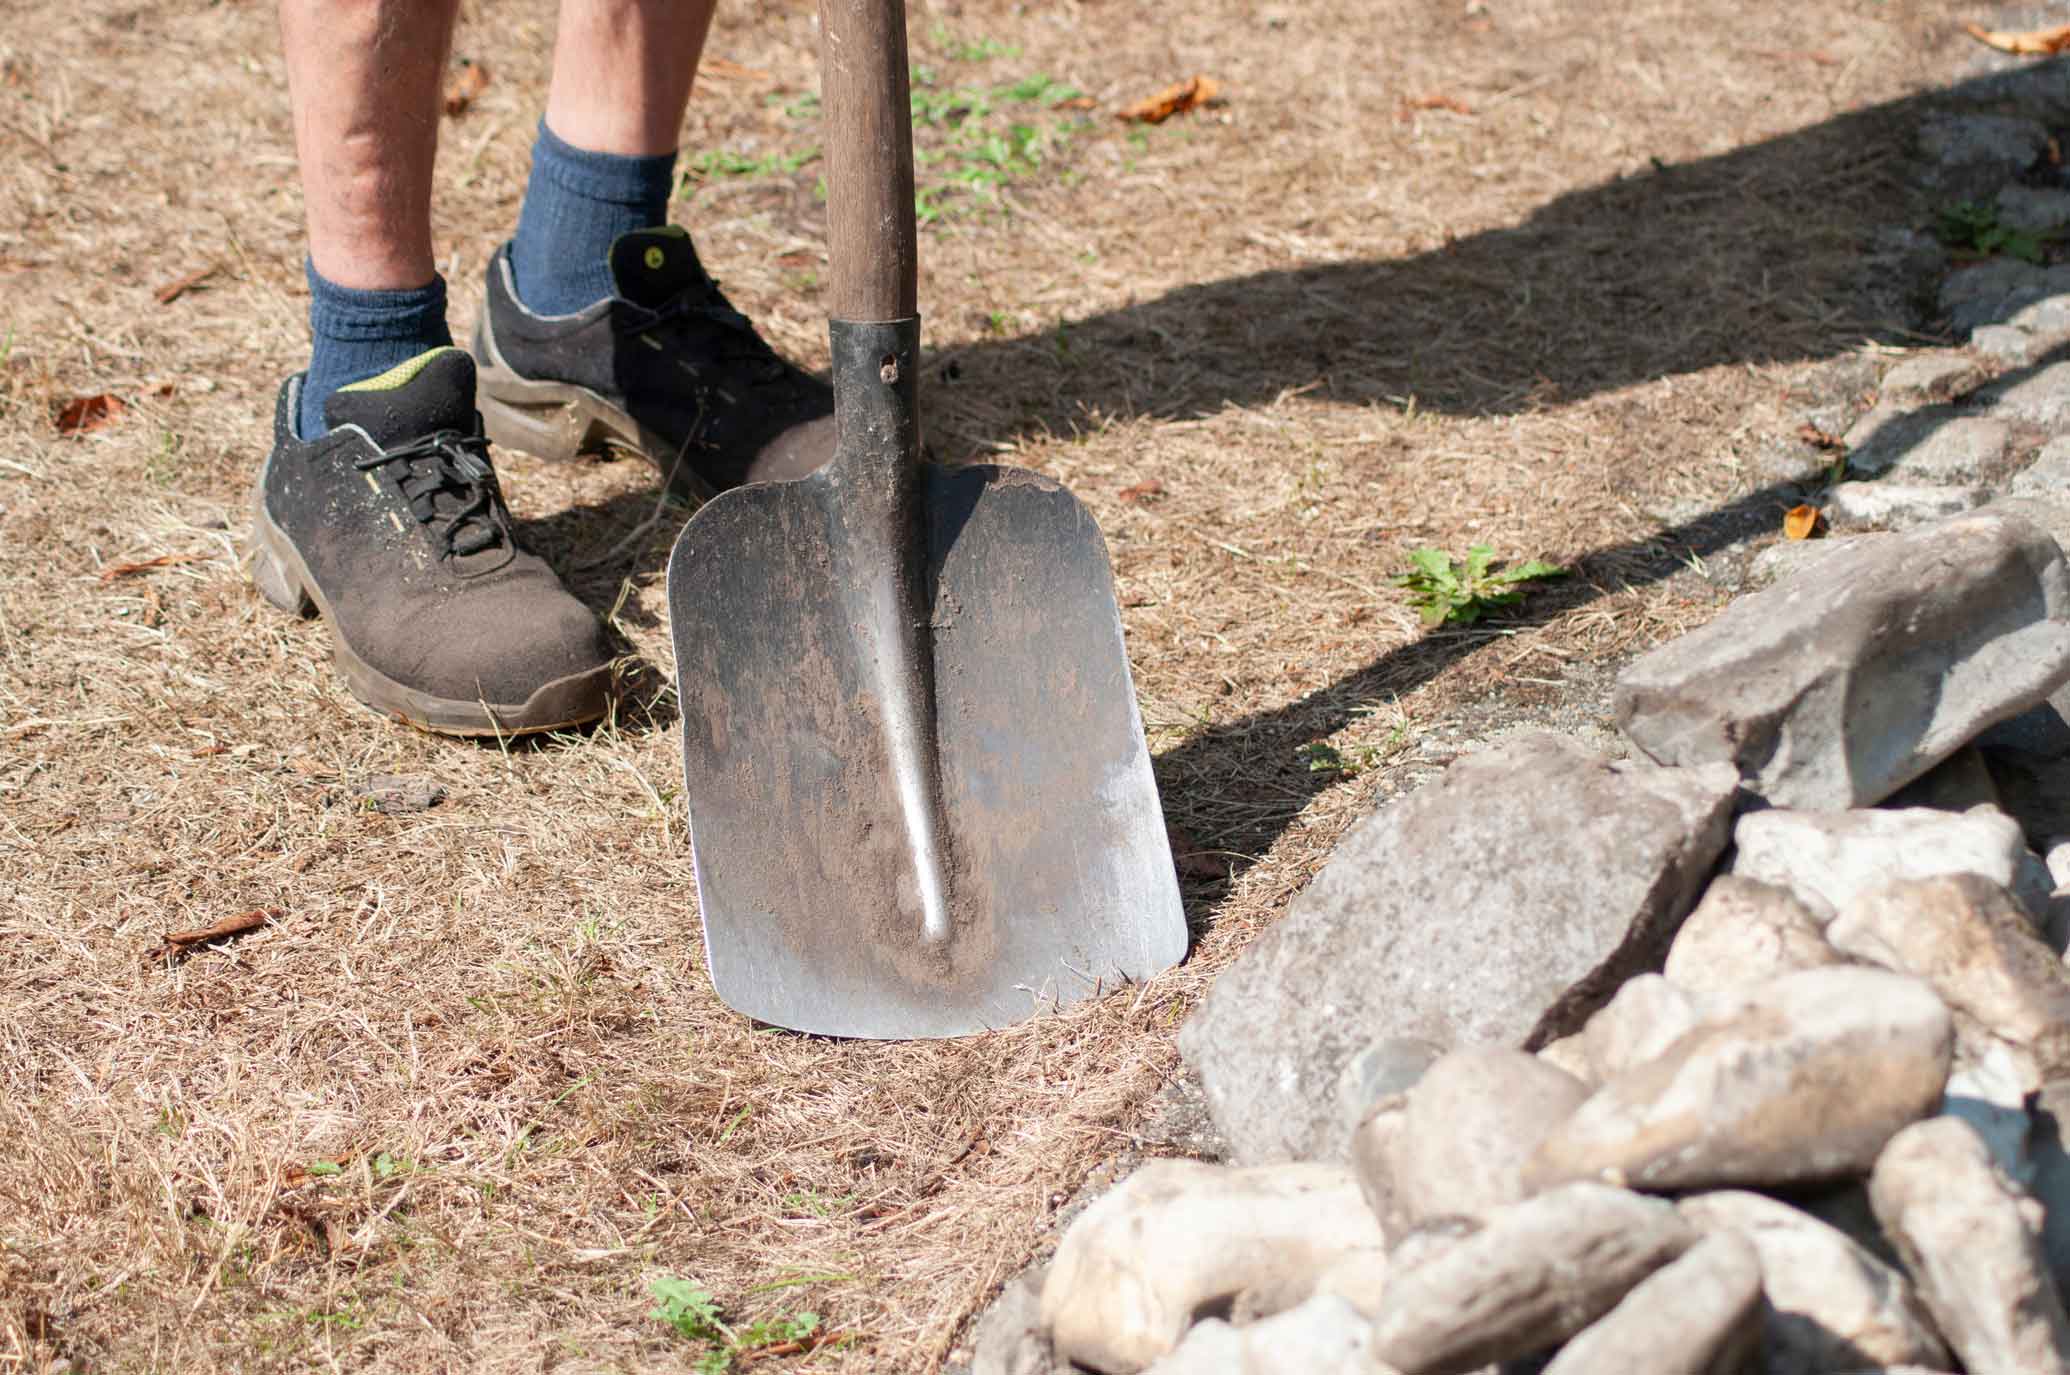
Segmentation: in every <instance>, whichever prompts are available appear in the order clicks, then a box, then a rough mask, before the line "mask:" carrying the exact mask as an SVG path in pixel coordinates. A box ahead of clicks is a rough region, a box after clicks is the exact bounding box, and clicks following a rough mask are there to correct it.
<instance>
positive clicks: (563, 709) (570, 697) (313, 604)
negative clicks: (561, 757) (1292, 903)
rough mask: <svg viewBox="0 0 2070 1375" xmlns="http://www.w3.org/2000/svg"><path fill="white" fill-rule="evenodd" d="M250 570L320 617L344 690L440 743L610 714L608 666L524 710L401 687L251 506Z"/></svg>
mask: <svg viewBox="0 0 2070 1375" xmlns="http://www.w3.org/2000/svg"><path fill="white" fill-rule="evenodd" d="M246 561H247V565H248V567H249V568H250V571H251V579H252V583H253V585H254V586H256V587H257V588H258V589H259V595H260V596H262V597H264V598H265V599H266V600H267V601H269V602H271V603H272V604H273V605H275V606H277V607H279V608H280V609H281V610H282V611H285V612H287V613H289V614H290V615H295V616H308V615H310V614H311V613H316V614H319V615H321V616H322V617H323V619H324V624H325V625H326V626H327V627H328V628H329V630H330V632H331V648H332V655H333V658H334V659H335V660H336V662H337V665H338V672H339V673H340V674H341V675H342V676H343V677H344V679H345V686H346V687H347V688H348V689H349V690H350V691H351V693H352V695H353V696H354V697H357V698H358V699H359V700H360V701H361V702H364V703H365V704H366V705H367V706H369V707H372V708H373V709H374V710H375V711H378V712H380V713H381V714H382V715H383V716H387V717H390V718H391V719H393V720H397V721H401V722H402V723H404V724H405V725H410V726H415V727H417V728H418V729H419V730H427V731H432V732H434V733H436V734H439V735H465V736H499V737H508V736H513V735H532V734H536V733H538V732H540V731H548V730H564V729H567V728H569V727H571V726H580V725H586V724H588V723H589V722H591V721H595V720H598V719H599V718H601V717H602V716H603V715H604V713H605V712H606V711H608V710H609V709H610V691H609V688H610V678H611V669H610V666H609V665H604V666H603V667H600V668H594V669H591V670H589V671H588V672H586V673H571V674H569V675H568V676H567V677H565V678H556V679H554V680H553V681H552V682H550V683H545V684H542V685H541V686H540V687H539V688H538V689H537V690H536V691H535V692H533V693H532V695H531V696H530V697H528V698H526V699H525V700H524V701H523V702H521V703H500V704H499V703H495V702H483V701H479V700H477V701H465V700H462V699H459V698H454V697H434V696H432V695H431V694H430V693H428V692H419V691H418V690H417V689H416V688H413V687H410V686H408V685H406V684H403V683H398V682H397V681H396V680H395V679H393V678H390V677H389V676H388V675H387V674H385V673H383V672H381V671H380V670H379V669H377V668H375V667H374V666H373V665H372V664H369V663H368V662H367V661H366V660H365V659H362V658H361V657H360V656H359V654H358V653H357V652H356V651H354V649H353V648H352V646H351V645H350V644H348V643H346V640H345V637H344V635H342V634H340V633H339V630H338V618H337V617H336V616H334V615H332V614H331V606H330V603H329V602H328V601H327V600H325V598H324V595H323V593H322V592H321V591H320V590H319V589H318V588H317V586H316V580H315V579H314V578H312V577H310V576H309V568H308V565H306V564H304V563H303V562H302V556H301V555H300V554H298V553H296V552H295V546H294V544H293V543H292V542H291V541H290V540H289V539H288V537H287V536H286V535H285V534H283V533H282V532H281V530H280V528H279V527H278V526H276V525H275V524H274V523H273V521H272V519H271V518H270V517H268V516H267V514H266V507H265V503H264V502H263V501H260V500H256V499H255V500H254V501H253V503H252V538H251V542H250V544H249V545H248V546H247V553H246Z"/></svg>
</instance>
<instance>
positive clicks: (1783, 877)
mask: <svg viewBox="0 0 2070 1375" xmlns="http://www.w3.org/2000/svg"><path fill="white" fill-rule="evenodd" d="M1732 840H1733V845H1734V847H1735V849H1734V852H1733V858H1732V872H1733V874H1734V875H1736V876H1739V877H1743V878H1752V879H1760V880H1762V881H1763V882H1766V883H1774V884H1780V885H1781V886H1783V887H1785V888H1788V889H1789V890H1790V891H1791V892H1793V893H1795V894H1796V895H1797V897H1798V899H1799V900H1800V901H1801V902H1803V903H1804V905H1805V906H1807V907H1809V908H1810V909H1811V910H1812V911H1813V912H1814V913H1817V914H1818V915H1819V916H1820V917H1821V918H1823V919H1825V920H1828V921H1830V920H1831V919H1832V917H1833V916H1835V915H1837V914H1838V913H1839V912H1840V910H1841V909H1842V908H1844V907H1846V906H1847V905H1848V904H1849V903H1851V902H1853V901H1854V900H1855V899H1856V898H1857V897H1859V896H1861V895H1862V894H1863V893H1867V892H1870V891H1872V890H1874V889H1877V888H1881V887H1882V886H1883V885H1884V884H1886V883H1890V882H1892V881H1894V880H1897V879H1901V878H1937V877H1940V876H1941V875H1944V874H1979V875H1982V876H1983V877H1984V878H1987V879H1990V880H1991V881H1992V882H1994V883H1997V884H2000V885H2003V886H2006V887H2011V886H2013V885H2015V884H2020V883H2022V882H2023V878H2024V876H2025V875H2026V873H2027V866H2026V863H2025V858H2026V855H2027V853H2028V852H2027V838H2026V836H2025V834H2024V833H2022V832H2021V830H2020V825H2019V823H2018V822H2016V821H2014V820H2013V819H2012V818H2011V817H2009V816H2007V815H2006V814H2005V813H2004V812H2001V811H1999V810H1998V809H1997V808H1995V807H1978V808H1975V809H1973V810H1971V811H1967V812H1961V813H1953V812H1943V811H1938V810H1936V809H1934V808H1932V807H1906V808H1904V809H1902V810H1896V811H1892V810H1886V809H1883V808H1858V809H1856V810H1854V811H1846V812H1797V811H1787V810H1784V809H1782V808H1776V809H1774V810H1772V811H1766V812H1750V813H1748V814H1747V815H1745V816H1743V817H1741V818H1740V819H1739V824H1738V825H1737V826H1735V827H1734V828H1733V832H1732ZM1828 939H1829V940H1830V939H1831V937H1830V935H1829V936H1828Z"/></svg>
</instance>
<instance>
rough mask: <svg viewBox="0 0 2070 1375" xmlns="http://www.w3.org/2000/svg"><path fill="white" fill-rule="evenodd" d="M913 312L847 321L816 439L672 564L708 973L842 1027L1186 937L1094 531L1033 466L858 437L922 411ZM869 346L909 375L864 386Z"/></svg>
mask: <svg viewBox="0 0 2070 1375" xmlns="http://www.w3.org/2000/svg"><path fill="white" fill-rule="evenodd" d="M910 324H911V328H910V329H909V330H908V329H905V328H904V327H903V326H900V327H894V326H866V327H862V329H861V331H860V333H861V335H862V337H860V338H857V339H849V340H848V341H847V342H846V344H844V339H843V334H842V327H841V324H840V322H836V326H835V353H836V361H835V373H836V384H837V396H839V398H840V399H839V400H838V401H837V407H838V408H840V409H839V410H838V411H837V415H838V420H839V423H840V425H841V426H842V438H841V444H840V447H839V448H838V449H837V451H836V454H835V458H834V460H833V462H832V463H831V464H830V465H829V467H828V468H826V469H825V470H823V471H821V472H819V473H816V474H814V475H813V476H811V477H808V478H805V479H803V480H800V481H797V482H790V483H782V484H768V485H758V486H749V487H742V488H738V489H736V490H734V491H730V492H726V493H723V494H722V495H720V496H719V497H718V498H716V499H715V500H713V501H711V502H710V503H708V504H707V505H706V506H705V507H704V508H703V509H702V510H700V511H699V512H698V513H697V514H696V515H695V516H694V517H692V519H691V520H690V522H689V523H688V524H687V525H686V526H685V528H684V530H683V533H682V535H681V536H680V537H679V539H678V541H677V543H676V547H675V551H674V554H673V557H672V558H671V560H670V564H669V575H668V592H669V613H670V622H671V630H672V632H673V635H674V640H675V650H676V663H677V683H678V685H679V693H680V697H681V704H682V712H683V773H684V781H685V788H686V793H687V798H688V803H689V813H690V831H691V840H692V846H693V850H694V856H695V866H696V873H697V893H698V904H699V907H700V909H701V911H702V915H703V920H704V935H705V951H706V958H707V962H708V964H709V966H710V969H711V976H712V982H713V985H714V986H715V987H716V989H717V991H718V994H719V996H720V998H722V999H723V1000H724V1001H725V1002H726V1003H727V1005H728V1006H730V1007H732V1008H734V1009H735V1010H737V1011H740V1012H743V1013H745V1014H747V1015H748V1016H750V1017H754V1018H757V1019H759V1020H761V1021H764V1022H770V1023H774V1024H776V1025H779V1026H784V1027H791V1028H795V1029H797V1030H800V1031H810V1032H820V1033H825V1034H829V1035H837V1036H857V1037H928V1036H959V1035H964V1034H968V1033H972V1032H979V1031H984V1030H986V1029H989V1028H996V1027H1002V1026H1006V1025H1008V1024H1010V1023H1013V1022H1017V1021H1020V1020H1022V1019H1024V1018H1027V1017H1029V1016H1032V1015H1036V1014H1038V1013H1042V1012H1046V1011H1049V1010H1051V1009H1053V1008H1056V1007H1060V1006H1067V1005H1069V1004H1071V1003H1074V1002H1077V1001H1079V1000H1081V999H1084V998H1087V997H1090V996H1093V995H1094V994H1097V993H1099V992H1101V991H1102V990H1112V989H1114V988H1116V987H1117V986H1119V985H1120V984H1122V983H1123V982H1125V981H1129V980H1140V979H1143V978H1146V977H1148V976H1149V975H1151V974H1154V973H1156V972H1157V971H1159V970H1162V969H1165V968H1168V967H1170V966H1171V965H1173V964H1175V963H1177V962H1178V960H1179V959H1180V958H1181V957H1182V956H1183V955H1184V954H1185V951H1186V925H1185V919H1184V915H1183V912H1182V910H1181V906H1180V898H1179V892H1178V883H1177V878H1176V876H1175V874H1174V872H1173V868H1172V860H1171V852H1170V848H1169V842H1168V841H1167V839H1166V833H1165V828H1164V822H1163V815H1162V812H1161V810H1160V808H1159V806H1158V800H1157V789H1156V784H1155V782H1154V781H1153V779H1152V777H1151V771H1150V758H1149V753H1148V750H1147V748H1146V745H1145V742H1144V739H1143V730H1142V722H1141V719H1140V717H1139V714H1138V712H1137V708H1136V700H1135V694H1134V691H1133V688H1132V686H1131V683H1130V678H1129V668H1128V659H1127V656H1126V654H1125V652H1124V650H1123V646H1122V637H1121V620H1120V614H1119V612H1118V610H1117V608H1116V605H1115V600H1114V590H1113V582H1112V576H1111V573H1110V571H1109V566H1108V560H1107V549H1106V545H1105V542H1104V541H1103V540H1102V539H1101V537H1100V533H1099V530H1098V529H1097V527H1096V526H1095V525H1094V523H1093V520H1092V518H1091V516H1090V515H1089V513H1088V512H1087V511H1086V510H1085V508H1084V507H1083V506H1082V505H1081V504H1080V503H1079V502H1078V501H1077V499H1076V498H1074V497H1073V496H1072V495H1071V494H1070V493H1069V492H1067V491H1065V490H1064V489H1063V488H1062V487H1060V486H1059V485H1057V484H1056V483H1055V482H1052V481H1050V480H1048V479H1046V478H1043V477H1041V476H1038V475H1037V474H1035V473H1032V472H1028V471H1025V470H1021V469H1016V468H1007V467H992V466H971V467H960V468H942V467H937V466H935V465H932V464H924V463H918V462H910V463H906V464H904V465H903V466H900V465H898V464H896V463H889V464H887V463H884V462H879V461H877V460H875V459H873V458H872V455H871V451H872V450H882V449H884V448H886V447H887V446H889V447H890V448H891V449H894V450H895V449H898V448H901V447H905V446H908V445H910V443H911V442H912V440H913V438H914V436H913V434H911V433H906V434H903V435H901V434H896V433H887V432H886V426H889V427H890V429H891V430H896V429H897V428H898V426H899V424H900V423H902V421H901V411H900V406H901V404H903V405H906V406H908V407H909V406H910V399H911V393H910V386H911V383H910V377H909V374H910V372H911V370H912V367H913V365H914V363H916V362H917V359H916V357H915V353H916V350H917V337H918V330H917V321H914V322H910ZM844 354H846V355H848V357H847V360H846V361H845V362H844ZM880 359H881V365H880V361H879V360H880ZM858 363H861V364H866V365H867V368H868V370H869V371H870V373H871V374H873V375H877V376H882V377H884V378H886V379H896V378H897V377H898V375H899V373H900V370H901V369H903V370H904V371H905V373H906V374H907V378H906V380H904V381H903V382H899V381H896V380H888V381H887V384H886V386H885V387H884V388H883V391H884V392H885V396H884V397H882V398H880V400H883V401H884V402H885V405H884V406H883V407H874V408H873V405H872V403H871V401H870V399H869V398H868V397H865V398H864V399H863V400H862V401H859V402H857V401H855V400H854V398H853V395H852V391H853V388H851V387H849V386H848V385H847V384H845V383H844V381H843V377H844V369H847V371H848V373H849V374H851V375H852V374H853V372H854V371H855V368H856V365H857V364H858ZM858 385H859V384H858ZM901 393H903V397H904V400H903V402H901V396H900V394H901ZM851 403H852V404H851ZM887 417H888V419H887ZM885 479H888V480H889V482H890V486H888V487H887V486H886V485H885V483H884V481H883V480H885ZM901 482H902V483H903V484H904V485H903V486H900V483H901Z"/></svg>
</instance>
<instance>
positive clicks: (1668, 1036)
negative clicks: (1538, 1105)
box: [1540, 947, 1703, 1136]
mask: <svg viewBox="0 0 2070 1375" xmlns="http://www.w3.org/2000/svg"><path fill="white" fill-rule="evenodd" d="M1670 949H1672V947H1670ZM1702 1020H1703V1013H1702V1010H1701V1009H1700V1008H1699V1007H1698V1006H1697V1002H1696V1000H1695V999H1694V998H1692V997H1690V996H1689V994H1688V992H1687V991H1686V990H1684V989H1683V988H1681V987H1679V986H1678V985H1676V984H1674V983H1672V982H1670V981H1669V980H1667V979H1664V978H1662V977H1661V976H1660V975H1658V974H1641V975H1639V976H1638V977H1636V978H1634V979H1631V980H1630V981H1628V982H1627V983H1626V984H1625V986H1624V987H1623V988H1620V989H1618V990H1617V996H1616V997H1614V998H1612V999H1611V1000H1610V1001H1609V1002H1608V1003H1607V1004H1605V1005H1604V1007H1603V1010H1602V1011H1600V1012H1598V1013H1597V1014H1596V1015H1595V1016H1593V1017H1591V1018H1589V1019H1588V1027H1587V1029H1586V1030H1584V1031H1583V1032H1582V1035H1583V1037H1584V1039H1585V1041H1586V1043H1587V1046H1588V1062H1589V1069H1590V1071H1591V1073H1590V1075H1589V1082H1591V1083H1595V1084H1601V1083H1603V1082H1605V1081H1607V1080H1610V1079H1614V1078H1616V1077H1617V1076H1618V1075H1620V1074H1623V1073H1624V1072H1625V1071H1626V1070H1629V1069H1633V1068H1636V1067H1637V1066H1639V1065H1643V1064H1645V1063H1646V1062H1647V1061H1648V1060H1651V1059H1654V1058H1656V1057H1657V1056H1659V1055H1661V1054H1663V1053H1664V1052H1665V1051H1666V1050H1667V1048H1668V1047H1669V1046H1671V1045H1673V1044H1674V1043H1675V1042H1677V1041H1679V1040H1681V1039H1682V1037H1683V1036H1684V1035H1686V1034H1687V1033H1689V1032H1691V1031H1693V1030H1695V1029H1696V1027H1697V1025H1698V1024H1699V1023H1700V1022H1702ZM1574 1106H1577V1107H1578V1106H1579V1103H1578V1102H1577V1103H1576V1104H1575V1105H1574ZM1570 1111H1571V1109H1570ZM1540 1135H1541V1136H1543V1133H1540Z"/></svg>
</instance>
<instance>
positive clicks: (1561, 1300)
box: [1373, 1184, 1696, 1375]
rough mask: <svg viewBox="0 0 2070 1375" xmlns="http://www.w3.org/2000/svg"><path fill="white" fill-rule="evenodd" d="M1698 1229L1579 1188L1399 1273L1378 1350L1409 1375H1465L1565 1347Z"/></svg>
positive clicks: (1376, 1322)
mask: <svg viewBox="0 0 2070 1375" xmlns="http://www.w3.org/2000/svg"><path fill="white" fill-rule="evenodd" d="M1695 1241H1696V1233H1695V1229H1694V1228H1692V1227H1691V1226H1690V1225H1689V1224H1688V1223H1686V1222H1684V1221H1683V1220H1682V1219H1681V1217H1679V1216H1678V1215H1677V1214H1676V1212H1675V1210H1674V1208H1673V1207H1672V1206H1671V1205H1669V1204H1666V1203H1663V1202H1661V1201H1660V1200H1658V1199H1651V1198H1644V1197H1641V1196H1640V1195H1638V1194H1634V1193H1630V1192H1627V1191H1625V1190H1623V1189H1609V1188H1604V1187H1602V1186H1601V1185H1596V1184H1574V1185H1569V1186H1568V1187H1566V1188H1563V1189H1556V1190H1554V1191H1552V1192H1550V1193H1546V1194H1541V1195H1539V1196H1538V1197H1536V1198H1532V1199H1529V1200H1526V1201H1525V1202H1523V1203H1518V1204H1514V1205H1512V1206H1511V1207H1508V1208H1504V1209H1501V1210H1499V1211H1498V1212H1496V1213H1495V1214H1494V1215H1492V1216H1491V1217H1490V1218H1489V1219H1488V1223H1487V1225H1486V1226H1485V1227H1483V1228H1482V1229H1481V1230H1480V1231H1478V1232H1476V1233H1474V1234H1473V1235H1472V1236H1469V1237H1465V1238H1462V1239H1460V1240H1458V1241H1456V1242H1453V1243H1452V1244H1451V1245H1450V1246H1449V1247H1447V1248H1446V1249H1444V1250H1442V1251H1440V1252H1438V1253H1437V1254H1436V1255H1435V1256H1433V1257H1432V1258H1430V1259H1428V1260H1426V1261H1424V1262H1423V1263H1422V1264H1420V1265H1415V1266H1413V1267H1410V1268H1406V1269H1402V1268H1399V1262H1397V1265H1398V1268H1397V1269H1396V1271H1395V1272H1394V1273H1393V1274H1391V1275H1390V1276H1389V1282H1388V1286H1387V1292H1386V1294H1385V1295H1383V1296H1382V1298H1381V1302H1380V1311H1379V1312H1378V1313H1377V1314H1375V1315H1374V1317H1373V1333H1374V1338H1375V1342H1374V1346H1375V1349H1376V1350H1377V1351H1378V1352H1379V1354H1380V1357H1381V1359H1383V1360H1385V1361H1386V1362H1388V1363H1389V1364H1390V1365H1393V1366H1395V1367H1396V1368H1397V1369H1399V1370H1400V1371H1402V1372H1403V1375H1463V1373H1464V1372H1466V1371H1471V1370H1474V1369H1475V1368H1477V1367H1479V1366H1481V1365H1485V1364H1487V1363H1488V1362H1491V1361H1503V1360H1508V1359H1510V1358H1512V1357H1516V1356H1523V1355H1528V1354H1530V1353H1532V1352H1536V1351H1542V1350H1545V1349H1546V1348H1548V1347H1552V1346H1556V1345H1558V1344H1559V1343H1561V1342H1563V1341H1565V1340H1567V1338H1569V1337H1571V1336H1573V1335H1574V1334H1575V1333H1576V1332H1579V1331H1581V1330H1582V1329H1583V1328H1584V1327H1587V1326H1588V1325H1589V1324H1590V1323H1592V1322H1594V1321H1595V1320H1596V1319H1597V1318H1599V1317H1601V1316H1602V1315H1603V1314H1604V1313H1607V1312H1609V1311H1610V1310H1611V1309H1612V1308H1613V1307H1615V1306H1616V1304H1617V1303H1618V1301H1619V1300H1620V1299H1622V1298H1624V1296H1625V1295H1626V1294H1628V1293H1630V1292H1631V1290H1632V1288H1633V1287H1634V1286H1635V1285H1637V1284H1638V1283H1639V1282H1640V1281H1641V1280H1643V1279H1645V1278H1646V1277H1647V1276H1648V1275H1650V1274H1652V1273H1653V1272H1654V1271H1656V1270H1658V1269H1660V1267H1662V1266H1663V1265H1666V1264H1667V1263H1668V1262H1670V1261H1672V1260H1674V1259H1675V1258H1676V1257H1678V1256H1680V1255H1681V1254H1682V1253H1683V1252H1685V1251H1687V1250H1688V1249H1689V1248H1690V1247H1691V1246H1692V1245H1693V1244H1694V1243H1695Z"/></svg>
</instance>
